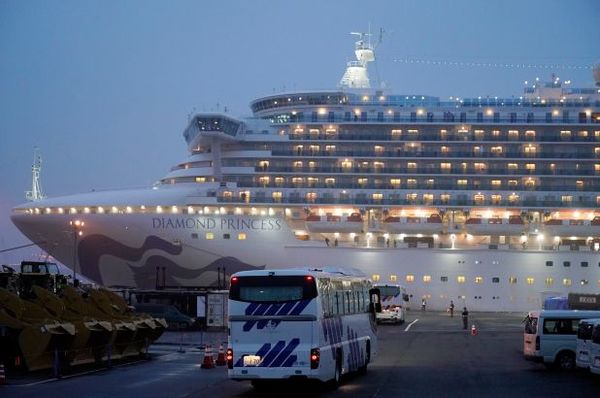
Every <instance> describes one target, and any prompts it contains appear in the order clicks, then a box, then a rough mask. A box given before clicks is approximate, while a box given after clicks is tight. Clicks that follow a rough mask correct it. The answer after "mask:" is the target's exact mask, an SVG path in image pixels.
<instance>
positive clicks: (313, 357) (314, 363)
mask: <svg viewBox="0 0 600 398" xmlns="http://www.w3.org/2000/svg"><path fill="white" fill-rule="evenodd" d="M320 360H321V351H320V350H319V349H318V348H313V349H312V350H310V368H311V369H318V368H319V361H320Z"/></svg>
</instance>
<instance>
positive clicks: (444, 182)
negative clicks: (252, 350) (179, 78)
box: [13, 35, 600, 310]
mask: <svg viewBox="0 0 600 398" xmlns="http://www.w3.org/2000/svg"><path fill="white" fill-rule="evenodd" d="M355 47H356V48H355V50H356V57H357V60H356V61H352V62H350V63H348V66H347V70H346V73H345V74H344V76H343V78H342V80H341V82H340V87H339V88H338V89H335V90H331V91H306V92H290V93H280V94H276V95H271V96H268V97H263V98H259V99H257V100H255V101H253V102H252V103H251V104H250V106H251V109H252V112H253V117H251V118H244V119H240V118H235V117H232V116H230V115H228V114H225V113H203V114H197V115H195V116H193V117H192V118H191V119H190V121H189V124H188V126H187V127H186V128H185V130H184V138H185V140H186V143H187V146H188V150H189V153H190V154H189V156H188V158H187V159H186V160H185V161H183V162H181V163H180V164H178V165H176V166H175V167H173V168H172V170H171V171H170V172H169V173H168V174H167V175H166V176H165V177H164V178H162V179H161V180H160V181H159V183H158V184H156V185H155V186H154V187H153V188H149V189H147V190H135V191H133V190H124V191H110V192H94V193H88V194H83V195H75V196H71V197H62V198H51V199H45V200H43V201H40V202H36V203H33V204H25V205H22V206H18V207H17V208H15V210H14V215H13V220H14V222H15V224H16V225H17V226H18V227H19V228H20V229H21V230H22V231H23V232H24V233H25V234H26V235H27V236H28V237H29V238H30V239H32V240H34V241H41V240H43V241H45V242H46V243H44V244H42V247H43V248H44V249H45V250H47V251H48V252H49V253H50V254H52V255H53V256H55V257H56V258H58V259H59V260H60V261H62V262H64V263H66V264H68V265H69V266H72V267H75V268H77V272H81V273H83V274H84V275H86V276H87V277H89V278H91V279H93V280H95V281H97V282H99V283H104V284H107V285H129V286H140V287H148V286H153V285H154V284H155V281H156V275H157V273H158V270H161V269H162V272H165V273H166V275H167V277H168V279H169V282H170V283H171V284H182V285H208V284H212V283H215V281H216V279H217V278H218V275H220V273H221V272H224V273H225V272H226V273H232V272H235V271H238V270H242V269H253V268H262V267H277V268H279V267H282V266H283V267H286V266H290V267H294V266H303V265H311V266H312V265H314V266H321V265H346V266H351V267H356V268H359V269H361V270H363V271H364V272H365V273H366V274H367V275H370V276H371V277H372V279H373V280H374V281H375V282H392V283H401V284H404V285H406V286H407V289H408V291H409V293H411V294H413V297H419V298H421V297H424V298H426V299H428V302H429V303H430V306H433V307H434V308H435V307H439V308H445V306H446V305H447V303H448V302H449V301H450V299H454V300H457V299H458V300H461V299H462V300H464V302H465V303H467V304H469V306H470V308H472V309H485V310H521V309H528V308H531V307H532V306H537V305H539V303H540V302H541V300H542V299H543V297H544V296H546V295H555V294H564V293H567V292H594V291H597V289H598V288H599V287H600V259H599V257H600V256H598V251H599V250H600V211H599V210H598V209H599V208H600V86H597V87H592V88H585V89H579V88H572V87H571V84H570V82H568V81H567V82H564V81H561V80H560V79H559V78H557V77H555V76H553V77H552V79H551V81H549V82H547V83H543V82H540V81H539V80H536V81H534V82H533V83H532V84H528V85H527V86H526V87H525V90H524V93H523V94H522V95H520V96H517V97H511V98H496V97H478V98H474V99H468V98H452V99H450V100H442V99H440V98H438V97H433V96H426V95H398V94H393V93H389V92H387V91H386V90H379V89H372V88H370V81H369V79H368V74H367V63H368V62H370V61H372V60H373V59H374V57H375V55H374V48H373V46H372V45H371V44H370V42H366V41H365V36H363V35H359V41H357V42H356V44H355ZM594 73H595V75H596V81H597V82H599V81H600V78H598V77H599V76H598V75H599V74H600V72H599V69H598V68H596V69H594ZM79 219H81V220H85V226H86V230H83V231H81V232H82V236H81V237H80V238H79V239H77V238H75V239H73V236H77V235H76V234H73V233H72V231H70V229H69V225H71V224H69V222H71V221H74V220H79ZM40 238H42V239H40ZM73 245H77V254H78V257H77V259H76V261H75V264H72V262H73V260H72V257H73V250H74V249H73Z"/></svg>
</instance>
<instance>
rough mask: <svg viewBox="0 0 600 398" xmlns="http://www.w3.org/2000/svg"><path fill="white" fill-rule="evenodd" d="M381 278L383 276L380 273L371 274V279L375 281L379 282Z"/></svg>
mask: <svg viewBox="0 0 600 398" xmlns="http://www.w3.org/2000/svg"><path fill="white" fill-rule="evenodd" d="M380 278H381V276H380V275H379V274H373V275H371V280H372V281H373V282H379V279H380Z"/></svg>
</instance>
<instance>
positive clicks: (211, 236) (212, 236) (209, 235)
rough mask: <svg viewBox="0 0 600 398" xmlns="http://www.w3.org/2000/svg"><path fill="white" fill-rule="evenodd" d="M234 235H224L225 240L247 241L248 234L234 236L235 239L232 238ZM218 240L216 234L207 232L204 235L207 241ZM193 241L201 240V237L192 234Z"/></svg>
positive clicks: (241, 233)
mask: <svg viewBox="0 0 600 398" xmlns="http://www.w3.org/2000/svg"><path fill="white" fill-rule="evenodd" d="M231 235H232V234H223V239H225V240H227V239H237V240H246V237H247V235H246V233H245V232H238V233H237V234H233V235H234V237H233V238H232V236H231ZM215 238H216V234H215V233H214V232H206V233H204V239H206V240H214V239H215ZM192 239H200V235H199V234H197V233H195V232H194V233H192Z"/></svg>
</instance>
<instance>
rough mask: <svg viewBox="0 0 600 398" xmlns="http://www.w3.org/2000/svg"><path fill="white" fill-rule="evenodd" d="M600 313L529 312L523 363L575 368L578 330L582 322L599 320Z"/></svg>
mask: <svg viewBox="0 0 600 398" xmlns="http://www.w3.org/2000/svg"><path fill="white" fill-rule="evenodd" d="M599 317H600V311H579V310H542V311H531V312H529V314H528V315H527V317H526V318H525V332H524V336H523V354H524V356H525V358H526V359H528V360H531V361H535V362H543V363H544V364H545V365H546V366H548V367H552V366H554V365H556V366H558V367H559V368H560V369H563V370H571V369H574V368H575V366H576V362H575V361H576V355H575V351H576V349H577V328H578V327H579V321H580V320H582V319H590V318H599Z"/></svg>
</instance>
